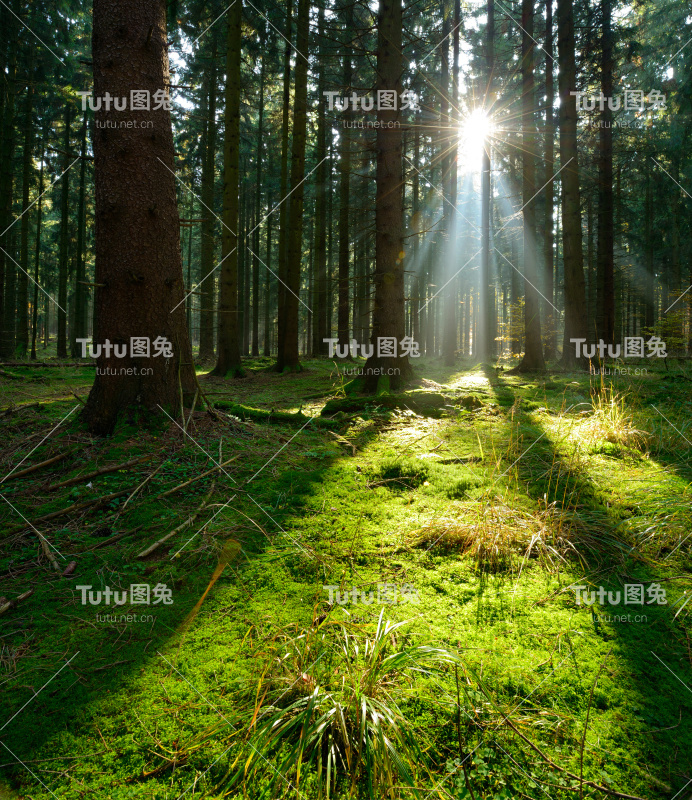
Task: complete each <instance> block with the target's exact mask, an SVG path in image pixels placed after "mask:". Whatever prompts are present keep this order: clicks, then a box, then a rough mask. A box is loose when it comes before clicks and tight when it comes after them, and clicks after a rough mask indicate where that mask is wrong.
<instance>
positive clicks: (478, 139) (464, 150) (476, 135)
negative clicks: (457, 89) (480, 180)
mask: <svg viewBox="0 0 692 800" xmlns="http://www.w3.org/2000/svg"><path fill="white" fill-rule="evenodd" d="M492 133H493V123H492V120H491V118H490V117H489V116H488V114H487V113H486V112H485V111H484V110H483V109H482V108H475V109H474V110H473V111H471V113H470V114H468V115H467V116H466V117H465V118H464V119H463V120H462V121H461V125H460V140H459V156H460V161H461V163H462V164H463V165H464V166H465V167H466V169H467V170H468V171H472V170H480V169H481V161H482V158H483V149H484V148H485V147H487V146H489V145H488V140H489V139H490V137H491V136H492Z"/></svg>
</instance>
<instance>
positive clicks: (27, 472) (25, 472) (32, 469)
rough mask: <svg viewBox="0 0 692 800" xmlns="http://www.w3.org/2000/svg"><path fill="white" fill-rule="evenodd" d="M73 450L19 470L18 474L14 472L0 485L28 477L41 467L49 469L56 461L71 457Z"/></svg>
mask: <svg viewBox="0 0 692 800" xmlns="http://www.w3.org/2000/svg"><path fill="white" fill-rule="evenodd" d="M73 452H74V450H68V452H67V453H60V455H58V456H53V458H49V459H48V460H47V461H41V463H40V464H34V465H33V466H32V467H27V468H26V469H22V470H19V472H14V473H13V474H12V475H8V476H7V477H6V478H4V479H3V480H2V481H0V483H5V481H13V480H15V478H23V477H24V476H25V475H30V474H31V473H32V472H38V470H40V469H43V467H49V466H50V465H51V464H56V463H57V462H58V461H62V459H63V458H67V457H68V456H69V455H71V454H72V453H73Z"/></svg>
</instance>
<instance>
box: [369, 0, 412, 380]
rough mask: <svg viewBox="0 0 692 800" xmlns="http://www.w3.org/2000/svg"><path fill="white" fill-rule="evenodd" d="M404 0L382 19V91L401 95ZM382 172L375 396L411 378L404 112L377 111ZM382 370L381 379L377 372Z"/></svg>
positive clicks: (384, 8)
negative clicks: (384, 344)
mask: <svg viewBox="0 0 692 800" xmlns="http://www.w3.org/2000/svg"><path fill="white" fill-rule="evenodd" d="M401 39H402V11H401V0H380V4H379V10H378V19H377V76H378V80H377V90H378V91H389V92H395V93H396V95H397V96H399V95H400V94H401V73H402V67H403V64H402V55H401V48H402V43H401ZM377 119H378V128H377V145H376V149H377V173H376V187H377V188H376V198H375V306H374V311H373V320H372V340H371V341H372V345H373V348H374V354H373V355H372V356H371V357H370V358H369V359H368V361H367V364H366V377H365V389H366V391H368V392H371V393H374V392H376V391H378V390H381V389H387V388H389V387H391V388H393V389H396V388H398V387H400V386H402V385H403V384H404V383H405V382H406V381H407V380H408V378H409V377H410V375H411V372H412V370H411V365H410V363H409V360H408V355H402V354H401V351H400V342H401V340H402V339H403V337H404V331H405V323H404V314H405V312H404V263H405V260H406V258H405V252H404V241H403V206H402V195H401V181H402V159H401V128H400V127H399V125H398V121H399V111H398V110H384V109H382V108H380V109H379V110H378V112H377ZM381 338H382V339H388V340H389V342H390V343H392V344H393V345H394V346H395V347H396V348H397V349H396V356H395V357H384V356H382V355H380V353H379V352H378V345H379V344H380V342H379V341H378V340H379V339H381ZM380 370H381V371H382V372H381V374H378V371H380Z"/></svg>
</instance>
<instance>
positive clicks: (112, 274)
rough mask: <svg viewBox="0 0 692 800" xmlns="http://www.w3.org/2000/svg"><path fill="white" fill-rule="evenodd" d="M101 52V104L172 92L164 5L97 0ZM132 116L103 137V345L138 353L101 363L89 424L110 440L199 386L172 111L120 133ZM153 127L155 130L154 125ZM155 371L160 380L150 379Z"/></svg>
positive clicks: (95, 37)
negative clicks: (129, 417) (131, 417)
mask: <svg viewBox="0 0 692 800" xmlns="http://www.w3.org/2000/svg"><path fill="white" fill-rule="evenodd" d="M92 53H93V71H94V96H95V97H97V98H98V97H104V95H105V93H106V92H110V94H111V95H112V96H113V97H128V98H129V97H130V91H131V90H135V89H139V90H147V91H149V92H150V96H151V97H152V98H153V96H154V93H155V92H157V91H166V90H167V87H168V85H169V83H170V73H169V69H168V50H167V40H166V6H165V2H164V0H94V14H93V34H92ZM122 113H123V112H120V111H115V110H106V109H105V108H104V107H102V108H101V109H100V110H99V111H97V112H96V129H95V132H94V133H95V135H94V176H95V191H94V197H95V208H96V212H95V217H96V230H95V232H96V238H95V255H96V283H97V288H96V298H95V305H96V317H97V320H98V340H97V341H98V343H100V344H105V340H106V339H108V340H109V341H110V343H111V344H117V345H124V346H126V347H128V346H129V347H128V352H127V355H126V356H125V357H123V358H117V357H115V356H114V354H113V355H107V354H104V353H103V351H102V354H101V355H100V356H99V358H98V360H97V367H98V369H97V374H96V380H95V382H94V385H93V387H92V389H91V392H90V393H89V398H88V400H87V403H86V407H85V408H84V411H83V417H84V418H85V419H86V421H87V423H88V426H89V429H90V430H91V432H92V433H95V434H101V435H104V434H110V433H112V431H113V429H114V427H115V424H116V421H117V419H118V416H119V415H120V414H121V413H122V412H124V411H125V410H126V409H131V408H134V410H135V411H136V412H139V413H138V416H140V415H141V416H144V417H149V416H153V415H154V414H156V415H158V414H159V408H158V407H159V406H161V407H162V408H164V409H165V410H166V411H167V412H168V413H169V414H170V415H171V416H176V415H177V413H178V411H179V410H180V405H181V394H182V395H183V396H188V397H190V398H191V396H192V393H193V391H194V388H195V385H196V378H195V371H194V366H193V364H192V350H191V348H190V343H189V339H188V334H187V328H186V326H185V305H184V302H183V297H184V294H183V271H182V262H181V255H180V229H179V218H178V209H177V205H176V188H175V178H174V176H173V174H172V170H173V167H174V163H173V134H172V128H171V117H170V112H169V111H167V110H165V108H160V109H158V110H156V111H154V110H153V104H152V110H151V111H130V112H129V113H131V114H133V115H136V117H137V119H138V121H139V125H138V126H137V127H136V128H135V127H132V128H128V127H122V128H121V127H118V123H119V121H120V120H121V119H122ZM145 121H146V122H147V123H151V125H152V127H150V128H145V127H144V125H143V123H144V122H145ZM106 123H109V124H110V126H112V127H106ZM98 284H100V285H98ZM174 309H175V310H174ZM131 337H148V338H149V339H151V340H152V349H154V340H156V339H157V338H159V337H163V338H164V339H165V340H167V341H168V342H170V343H171V344H172V346H173V353H174V355H173V358H172V359H170V358H165V357H164V356H163V355H159V356H157V357H151V358H148V359H144V358H141V357H133V356H132V348H131V341H130V340H131ZM145 366H146V368H147V369H149V370H150V371H151V374H148V375H144V374H143V370H142V368H143V367H145ZM106 369H108V371H109V372H114V373H115V374H106V373H105V372H104V370H106ZM123 369H125V370H130V371H132V370H134V369H136V371H137V373H138V374H127V373H126V372H123Z"/></svg>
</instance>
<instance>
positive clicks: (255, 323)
mask: <svg viewBox="0 0 692 800" xmlns="http://www.w3.org/2000/svg"><path fill="white" fill-rule="evenodd" d="M265 40H266V36H265V32H264V31H262V35H261V37H260V48H261V49H262V56H261V57H260V58H261V61H262V67H261V69H260V96H259V112H258V119H257V150H256V155H255V161H256V163H255V171H256V175H257V186H256V189H255V221H254V223H253V229H254V235H255V238H254V240H253V245H254V246H253V249H254V251H255V253H254V255H253V260H252V355H253V356H258V355H259V310H260V302H259V273H260V262H259V249H260V219H261V210H262V155H263V150H262V147H263V136H264V131H263V126H264V69H265V58H264V43H265Z"/></svg>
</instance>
